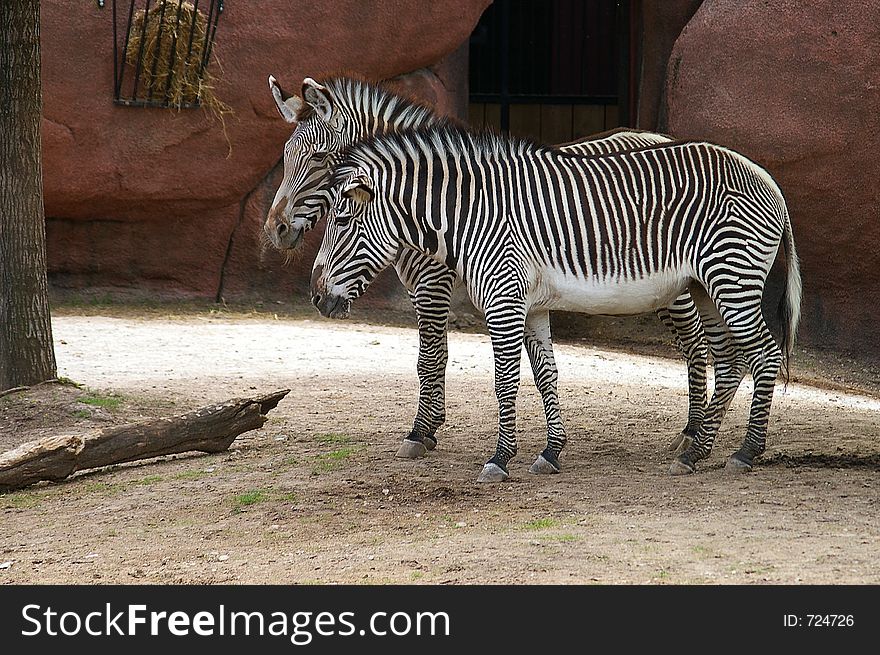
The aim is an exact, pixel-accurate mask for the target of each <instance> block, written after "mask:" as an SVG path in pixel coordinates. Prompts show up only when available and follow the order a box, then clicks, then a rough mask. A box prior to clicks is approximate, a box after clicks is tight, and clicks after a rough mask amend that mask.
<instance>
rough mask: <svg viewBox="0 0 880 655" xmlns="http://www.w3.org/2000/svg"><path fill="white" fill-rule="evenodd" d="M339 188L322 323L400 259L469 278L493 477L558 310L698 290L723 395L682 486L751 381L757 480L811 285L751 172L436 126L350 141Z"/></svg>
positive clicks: (681, 462)
mask: <svg viewBox="0 0 880 655" xmlns="http://www.w3.org/2000/svg"><path fill="white" fill-rule="evenodd" d="M332 185H333V194H334V206H333V208H332V210H331V221H330V223H329V224H328V226H327V229H326V231H325V235H324V242H323V243H322V245H321V249H320V251H319V253H318V257H317V259H316V260H315V263H314V267H313V273H312V294H313V302H314V304H315V306H316V307H317V308H318V310H319V311H320V312H321V314H322V315H324V316H329V317H345V316H346V315H347V314H348V312H349V308H350V305H351V302H352V301H353V300H354V299H356V298H358V297H359V296H360V295H361V294H362V293H363V292H364V290H365V289H366V288H367V286H368V285H369V284H370V282H371V281H372V280H373V279H374V278H375V276H376V275H377V274H378V273H379V272H380V271H381V270H382V269H384V268H385V267H387V266H389V265H390V264H391V263H392V262H393V261H394V258H395V257H396V256H397V253H398V252H400V251H401V250H402V249H409V250H414V251H417V252H420V253H422V254H423V255H425V256H427V257H431V258H432V259H434V260H435V261H437V262H439V263H443V264H445V265H446V266H447V267H448V268H450V269H451V270H454V271H456V273H457V274H458V276H459V277H460V278H461V279H462V280H463V281H464V283H465V285H466V286H467V290H468V292H469V294H470V298H471V300H472V301H473V303H474V305H475V306H476V307H478V308H479V309H480V310H482V311H483V313H484V314H485V317H486V324H487V327H488V330H489V335H490V338H491V341H492V347H493V351H494V358H495V393H496V396H497V400H498V405H499V426H498V440H497V446H496V450H495V454H494V455H493V456H492V458H491V459H490V460H489V461H488V462H487V463H486V465H485V466H484V468H483V471H482V472H481V474H480V477H479V480H481V481H487V482H489V481H502V480H505V479H507V477H508V475H509V473H508V468H507V465H508V462H509V461H510V459H511V458H512V457H513V456H514V455H515V454H516V450H517V446H516V437H515V430H514V427H515V399H516V394H517V389H518V385H519V360H520V352H519V349H520V344H521V343H522V340H523V336H524V333H525V334H528V333H529V331H533V332H535V331H538V330H540V329H543V326H544V325H545V324H546V322H547V314H548V311H549V310H551V309H562V310H567V311H575V312H585V313H591V314H636V313H641V312H645V311H651V310H654V309H657V308H658V307H664V306H667V305H668V304H669V303H670V302H671V301H672V300H673V299H674V298H676V297H678V296H679V295H680V294H681V293H682V292H683V291H684V290H685V289H688V290H690V292H691V294H692V296H693V298H694V300H695V302H696V304H697V307H698V309H699V312H700V315H701V318H702V320H703V323H704V325H706V326H707V330H708V331H709V334H710V340H709V343H710V347H711V348H712V351H713V355H714V357H715V359H716V389H715V394H714V395H713V398H712V400H711V402H710V403H709V406H708V409H707V412H706V417H705V419H704V421H703V423H702V425H701V426H700V430H699V432H698V433H697V436H696V437H695V439H694V440H693V442H692V443H691V444H690V445H689V446H688V447H687V448H686V449H685V450H684V452H682V453H681V454H680V455H679V456H678V458H677V459H676V460H675V461H674V462H673V463H672V465H671V467H670V473H672V474H681V473H692V472H694V471H695V465H696V462H697V461H699V460H700V459H703V458H704V457H706V456H707V455H708V454H709V452H710V450H711V447H712V444H713V441H714V438H715V435H716V434H717V432H718V428H719V426H720V423H721V418H722V416H723V414H724V412H725V411H726V409H727V406H728V405H729V402H730V400H731V398H732V397H733V394H734V393H735V391H736V389H737V387H738V386H739V384H740V382H741V380H742V378H743V376H744V375H745V373H746V369H747V368H748V370H749V371H750V372H751V374H752V377H753V379H754V392H753V398H752V406H751V412H750V416H749V423H748V428H747V430H746V435H745V438H744V440H743V443H742V446H741V447H740V448H739V450H737V451H736V452H735V453H733V454H732V455H731V456H730V457H729V458H728V460H727V468H728V469H730V470H734V471H739V470H750V469H751V467H752V463H753V460H754V458H755V457H757V456H758V455H760V454H761V453H762V452H763V451H764V448H765V442H766V433H767V424H768V419H769V414H770V405H771V401H772V397H773V387H774V384H775V381H776V377H777V374H778V371H779V368H780V365H781V364H782V363H783V362H785V363H786V365H787V360H788V356H789V354H790V352H791V348H792V345H793V341H794V337H795V332H796V330H797V324H798V320H799V315H800V297H801V283H800V273H799V267H798V261H797V255H796V252H795V246H794V238H793V235H792V231H791V223H790V220H789V215H788V210H787V208H786V204H785V200H784V198H783V195H782V192H781V190H780V189H779V187H778V185H777V184H776V183H775V182H774V180H773V179H772V178H771V176H770V175H769V173H767V171H765V170H764V169H763V168H761V167H760V166H758V165H757V164H755V163H754V162H752V161H751V160H749V159H747V158H746V157H744V156H742V155H740V154H738V153H736V152H733V151H731V150H729V149H726V148H722V147H720V146H716V145H713V144H709V143H701V142H673V143H671V144H661V145H657V146H652V147H648V148H643V149H639V150H633V151H626V152H617V153H612V154H609V155H600V156H586V157H585V156H578V155H572V154H568V153H564V152H560V151H558V150H554V149H552V148H547V147H544V146H538V145H535V144H532V143H530V142H528V141H526V140H522V139H516V138H509V137H504V136H502V135H498V134H492V133H479V134H476V133H472V132H468V131H466V130H463V129H460V128H458V127H455V126H452V125H434V126H431V127H427V128H422V129H418V130H410V131H406V132H401V133H396V134H387V135H383V136H377V137H373V138H371V139H367V140H365V141H362V142H360V143H358V144H355V145H353V146H352V147H350V148H349V149H348V150H347V151H346V152H345V154H344V156H343V157H342V159H341V161H340V162H339V164H338V165H337V166H336V167H335V169H334V172H333V178H332ZM780 245H782V247H783V248H784V249H785V252H786V263H787V285H786V287H785V290H784V295H783V298H782V301H781V303H780V312H781V313H782V316H783V321H782V331H783V334H782V344H783V347H782V348H780V346H779V345H777V343H776V342H775V341H774V339H773V337H772V335H771V334H770V331H769V330H768V328H767V325H766V323H765V322H764V318H763V315H762V312H761V299H762V297H763V292H764V283H765V281H766V278H767V274H768V272H769V270H770V266H771V265H772V263H773V261H774V259H775V257H776V254H777V251H778V249H779V247H780ZM563 445H564V438H563V439H554V438H552V435H551V438H550V439H549V440H548V446H547V449H546V450H545V451H544V452H543V453H542V454H541V455H540V456H539V462H536V464H537V465H539V466H543V465H544V464H543V462H541V461H540V460H544V462H547V463H548V464H549V465H551V466H552V465H554V464H555V463H556V462H558V456H559V453H560V451H561V449H562V447H563Z"/></svg>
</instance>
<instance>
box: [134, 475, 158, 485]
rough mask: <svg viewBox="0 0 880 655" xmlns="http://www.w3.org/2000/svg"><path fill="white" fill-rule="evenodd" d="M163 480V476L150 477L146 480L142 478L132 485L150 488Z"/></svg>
mask: <svg viewBox="0 0 880 655" xmlns="http://www.w3.org/2000/svg"><path fill="white" fill-rule="evenodd" d="M162 480H163V478H162V476H161V475H148V476H147V477H145V478H141V479H140V480H135V481H134V482H133V483H132V484H136V485H138V486H145V487H147V486H150V485H151V484H155V483H157V482H161V481H162Z"/></svg>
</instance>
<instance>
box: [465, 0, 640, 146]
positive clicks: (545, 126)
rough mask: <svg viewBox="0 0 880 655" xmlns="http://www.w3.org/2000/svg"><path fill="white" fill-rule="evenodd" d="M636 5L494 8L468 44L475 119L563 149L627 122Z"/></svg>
mask: <svg viewBox="0 0 880 655" xmlns="http://www.w3.org/2000/svg"><path fill="white" fill-rule="evenodd" d="M629 35H630V3H629V2H621V1H615V0H547V1H541V0H495V2H493V3H492V4H491V5H490V6H489V7H488V9H486V11H485V12H484V13H483V16H482V17H481V18H480V22H479V23H478V24H477V27H476V29H475V30H474V32H473V34H472V35H471V39H470V111H469V119H470V123H471V125H473V126H474V127H480V126H491V127H495V128H497V129H500V130H502V131H509V132H510V133H511V134H517V135H521V136H527V137H531V138H534V139H537V140H539V141H543V142H546V143H565V142H567V141H573V140H575V139H579V138H581V137H584V136H588V135H590V134H595V133H597V132H602V131H604V130H608V129H611V128H614V127H618V126H619V125H626V124H628V122H629V86H630V84H629V80H630V75H629V61H630V57H629V44H630V38H629Z"/></svg>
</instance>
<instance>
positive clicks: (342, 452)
mask: <svg viewBox="0 0 880 655" xmlns="http://www.w3.org/2000/svg"><path fill="white" fill-rule="evenodd" d="M356 452H357V448H339V449H337V450H331V451H330V452H329V453H324V454H323V455H318V456H317V457H316V458H315V465H314V467H313V468H312V474H314V475H318V474H320V473H327V472H329V471H334V470H336V469H338V468H339V467H340V466H342V464H343V463H344V462H345V460H347V459H348V458H349V457H351V456H352V455H353V454H354V453H356Z"/></svg>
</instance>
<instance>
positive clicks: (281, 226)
mask: <svg viewBox="0 0 880 655" xmlns="http://www.w3.org/2000/svg"><path fill="white" fill-rule="evenodd" d="M289 229H290V228H289V227H288V226H287V223H282V222H280V221H279V222H278V225H276V226H275V231H276V232H277V233H278V238H279V239H283V238H284V235H285V234H287V231H288V230H289Z"/></svg>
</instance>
